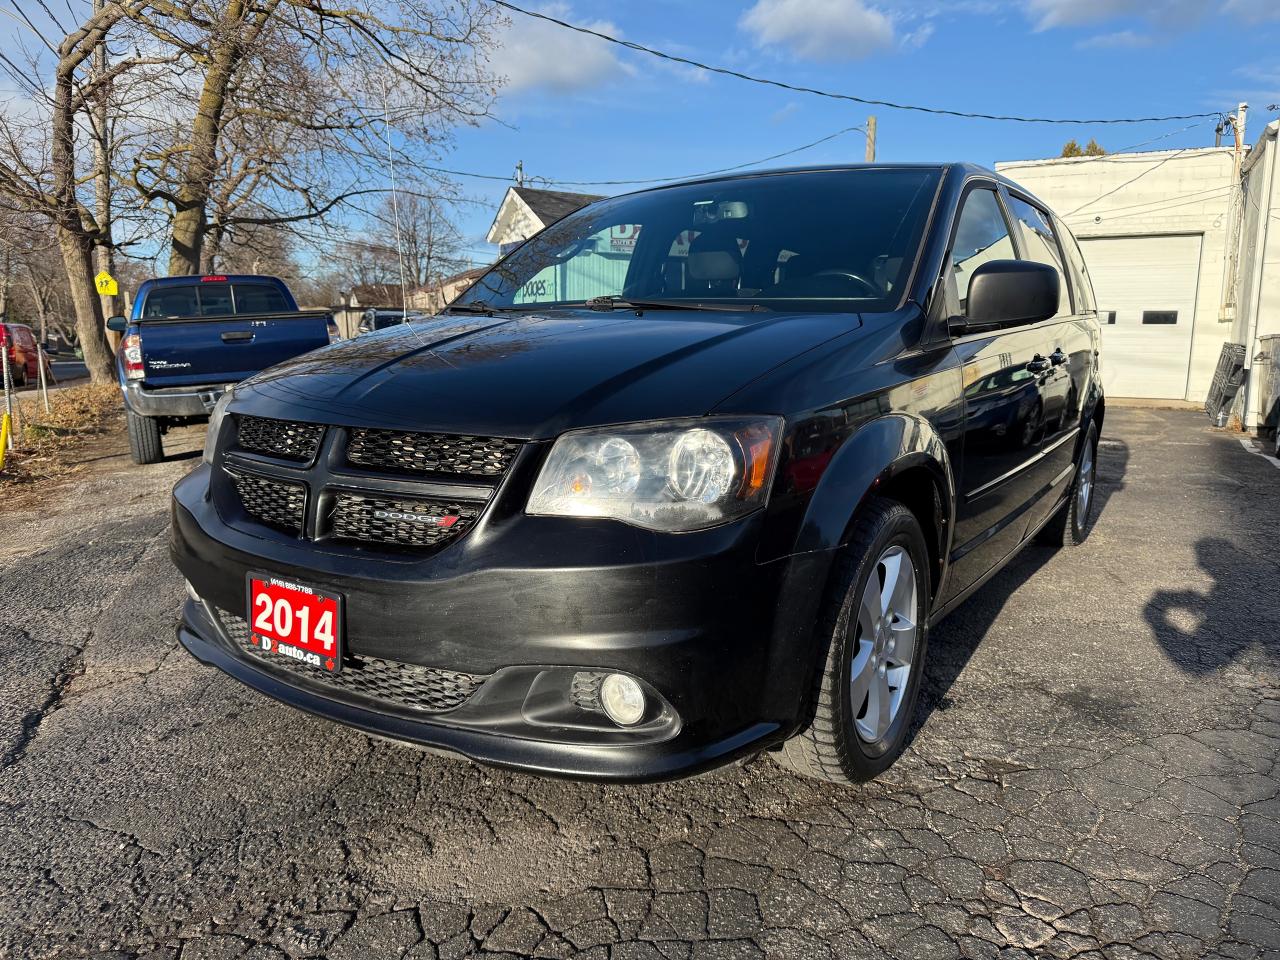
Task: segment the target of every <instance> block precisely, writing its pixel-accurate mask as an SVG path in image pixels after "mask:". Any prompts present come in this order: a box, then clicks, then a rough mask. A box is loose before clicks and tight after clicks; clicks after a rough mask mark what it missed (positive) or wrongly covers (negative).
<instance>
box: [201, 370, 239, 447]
mask: <svg viewBox="0 0 1280 960" xmlns="http://www.w3.org/2000/svg"><path fill="white" fill-rule="evenodd" d="M234 395H235V389H234V388H232V389H230V390H227V391H226V392H225V393H224V394H223V395H222V396H220V397H219V398H218V402H217V403H215V404H214V405H213V409H212V410H211V411H210V412H209V430H208V432H206V433H205V435H204V462H205V463H213V451H214V448H215V447H217V445H218V433H219V431H221V430H222V418H223V417H225V416H226V415H227V404H229V403H230V402H231V398H232V397H233V396H234Z"/></svg>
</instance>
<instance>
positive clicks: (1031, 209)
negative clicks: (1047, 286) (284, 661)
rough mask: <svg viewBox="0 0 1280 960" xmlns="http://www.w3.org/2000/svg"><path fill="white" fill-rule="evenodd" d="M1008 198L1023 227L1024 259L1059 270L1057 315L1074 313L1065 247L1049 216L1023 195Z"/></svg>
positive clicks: (1012, 210)
mask: <svg viewBox="0 0 1280 960" xmlns="http://www.w3.org/2000/svg"><path fill="white" fill-rule="evenodd" d="M1009 201H1010V202H1009V209H1010V212H1011V213H1012V214H1013V218H1014V219H1015V220H1017V221H1018V223H1019V224H1020V225H1021V227H1022V246H1023V251H1024V256H1023V259H1024V260H1034V261H1036V262H1037V263H1044V264H1048V265H1049V266H1051V267H1053V268H1054V269H1055V270H1057V271H1058V283H1059V287H1058V290H1059V293H1058V312H1057V313H1056V314H1055V316H1058V317H1063V316H1066V315H1068V314H1069V313H1071V287H1070V285H1069V284H1068V283H1067V272H1066V269H1065V268H1064V267H1063V263H1062V249H1061V248H1060V247H1059V246H1058V241H1057V238H1056V237H1055V236H1054V233H1053V226H1052V224H1051V223H1050V221H1049V215H1048V214H1047V213H1045V212H1044V211H1043V210H1041V209H1040V208H1039V207H1036V206H1033V205H1031V204H1030V203H1027V201H1025V200H1023V199H1021V198H1020V197H1014V196H1011V197H1010V198H1009Z"/></svg>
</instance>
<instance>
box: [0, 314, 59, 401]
mask: <svg viewBox="0 0 1280 960" xmlns="http://www.w3.org/2000/svg"><path fill="white" fill-rule="evenodd" d="M0 347H4V348H5V349H6V350H8V351H9V376H11V377H12V378H13V384H14V386H16V387H21V386H24V385H26V384H27V383H28V382H32V383H34V382H35V381H36V379H37V378H38V377H39V376H40V366H39V364H40V354H39V352H38V351H37V350H36V337H35V334H34V333H32V332H31V328H30V327H28V326H26V325H24V324H21V323H0ZM47 362H48V361H46V363H47ZM46 369H47V368H46Z"/></svg>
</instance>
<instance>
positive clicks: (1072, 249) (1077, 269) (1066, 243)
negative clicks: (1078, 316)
mask: <svg viewBox="0 0 1280 960" xmlns="http://www.w3.org/2000/svg"><path fill="white" fill-rule="evenodd" d="M1053 223H1054V226H1055V227H1057V230H1058V239H1059V240H1061V241H1062V248H1063V249H1064V250H1065V251H1066V252H1067V266H1068V267H1070V268H1071V289H1072V290H1074V291H1075V294H1076V301H1077V302H1076V310H1077V312H1086V313H1087V312H1090V311H1093V310H1097V309H1098V304H1097V302H1096V301H1095V300H1094V299H1093V280H1092V279H1090V277H1089V265H1088V264H1087V263H1085V260H1084V253H1083V252H1082V251H1081V250H1080V244H1079V243H1077V242H1076V238H1075V237H1074V236H1073V235H1072V233H1071V231H1070V230H1068V229H1067V227H1066V225H1065V224H1063V222H1062V221H1061V220H1059V219H1058V218H1057V217H1054V218H1053Z"/></svg>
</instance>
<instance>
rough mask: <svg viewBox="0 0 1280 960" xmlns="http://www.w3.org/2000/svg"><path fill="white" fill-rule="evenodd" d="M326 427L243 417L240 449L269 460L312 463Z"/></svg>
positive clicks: (241, 419)
mask: <svg viewBox="0 0 1280 960" xmlns="http://www.w3.org/2000/svg"><path fill="white" fill-rule="evenodd" d="M323 436H324V427H322V426H320V425H319V424H316V423H295V422H293V421H291V420H270V419H268V418H267V417H241V418H240V436H239V443H240V446H241V447H243V448H244V449H245V450H253V451H254V452H255V453H265V454H266V455H267V456H269V457H281V458H283V459H285V460H298V461H300V462H303V463H310V462H311V461H312V460H314V459H315V456H316V451H317V450H319V449H320V439H321V438H322V437H323Z"/></svg>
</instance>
